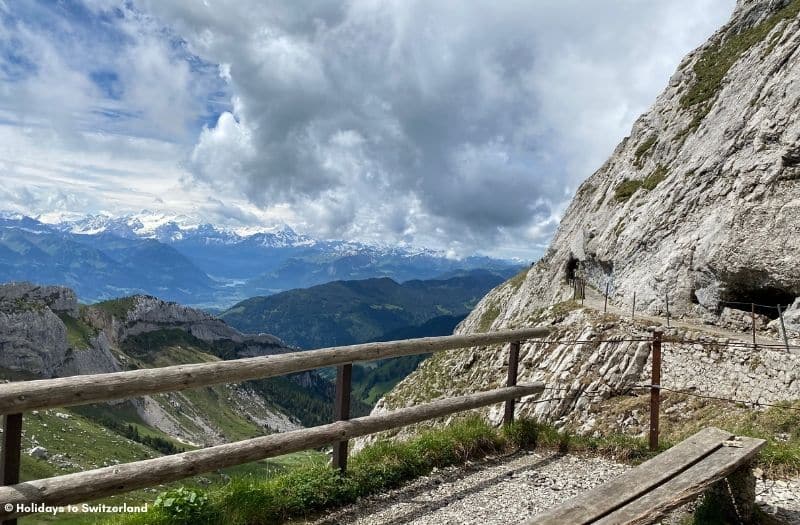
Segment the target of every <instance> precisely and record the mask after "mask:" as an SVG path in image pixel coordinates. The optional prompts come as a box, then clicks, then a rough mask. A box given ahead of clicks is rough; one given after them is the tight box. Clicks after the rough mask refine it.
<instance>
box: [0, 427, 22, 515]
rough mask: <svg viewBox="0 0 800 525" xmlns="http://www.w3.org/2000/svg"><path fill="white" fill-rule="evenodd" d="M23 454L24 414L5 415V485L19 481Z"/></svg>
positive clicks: (1, 464)
mask: <svg viewBox="0 0 800 525" xmlns="http://www.w3.org/2000/svg"><path fill="white" fill-rule="evenodd" d="M21 455H22V414H8V415H6V416H3V451H2V456H0V473H2V476H3V479H2V482H3V483H2V484H3V485H16V484H17V483H19V469H20V460H21ZM2 523H3V525H17V520H16V519H12V520H5V521H3V522H2Z"/></svg>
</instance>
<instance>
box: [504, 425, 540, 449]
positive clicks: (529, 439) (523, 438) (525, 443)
mask: <svg viewBox="0 0 800 525" xmlns="http://www.w3.org/2000/svg"><path fill="white" fill-rule="evenodd" d="M503 436H504V437H505V438H506V439H507V440H508V442H509V443H511V444H512V445H514V446H515V447H517V448H535V447H536V445H537V443H538V442H539V424H538V423H537V422H536V421H534V420H532V419H517V420H515V421H512V422H511V424H510V425H506V426H504V427H503Z"/></svg>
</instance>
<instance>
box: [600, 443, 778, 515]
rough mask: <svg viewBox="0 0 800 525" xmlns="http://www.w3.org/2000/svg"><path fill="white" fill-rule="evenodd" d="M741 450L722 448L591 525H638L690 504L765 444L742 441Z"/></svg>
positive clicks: (750, 457)
mask: <svg viewBox="0 0 800 525" xmlns="http://www.w3.org/2000/svg"><path fill="white" fill-rule="evenodd" d="M737 443H738V444H741V445H742V446H741V447H732V446H722V447H721V448H719V449H717V450H715V451H714V452H713V453H712V454H711V455H710V456H707V457H706V458H705V459H703V460H702V461H700V462H699V463H695V464H694V465H693V466H692V467H689V469H688V470H685V471H684V472H681V473H680V474H678V475H677V476H675V477H674V478H672V479H670V480H669V481H667V482H666V483H664V484H663V485H659V486H658V487H656V488H654V489H653V490H651V491H649V492H647V493H646V494H643V495H642V496H640V497H639V498H637V499H636V500H634V501H632V502H630V503H628V504H627V505H625V506H624V507H622V508H620V509H618V510H616V511H614V512H612V513H611V514H609V515H608V516H605V517H604V518H601V519H599V520H597V521H595V522H594V525H622V524H626V525H641V524H646V523H652V522H653V521H655V520H656V519H657V518H658V517H659V516H662V515H663V514H665V513H667V512H668V511H670V510H672V509H675V508H677V507H679V506H680V505H682V504H684V503H686V502H688V501H691V500H692V499H694V498H695V497H697V496H698V495H699V494H701V493H703V492H705V491H706V489H708V488H709V487H711V485H713V484H714V483H716V482H717V481H719V480H721V479H723V478H726V477H728V476H729V475H730V474H731V473H732V472H734V471H736V470H738V469H739V468H740V467H742V466H743V465H745V464H747V463H748V462H749V461H750V460H751V459H753V457H755V455H756V454H757V453H758V451H759V450H761V448H762V447H763V446H764V444H765V443H766V441H764V440H763V439H754V438H741V439H740V440H738V441H737Z"/></svg>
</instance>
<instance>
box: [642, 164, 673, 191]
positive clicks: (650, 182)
mask: <svg viewBox="0 0 800 525" xmlns="http://www.w3.org/2000/svg"><path fill="white" fill-rule="evenodd" d="M666 178H667V168H665V167H664V166H662V165H661V164H659V165H658V166H656V169H655V170H653V173H651V174H650V175H648V176H647V177H645V178H644V179H642V188H644V189H646V190H647V191H652V190H654V189H655V187H656V186H658V183H659V182H661V181H662V180H664V179H666Z"/></svg>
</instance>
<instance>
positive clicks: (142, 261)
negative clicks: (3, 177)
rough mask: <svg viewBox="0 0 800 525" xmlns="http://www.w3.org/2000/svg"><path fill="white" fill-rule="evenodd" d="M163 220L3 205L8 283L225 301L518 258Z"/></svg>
mask: <svg viewBox="0 0 800 525" xmlns="http://www.w3.org/2000/svg"><path fill="white" fill-rule="evenodd" d="M95 219H96V218H94V219H92V221H94V220H95ZM160 219H161V222H160V223H158V221H153V224H147V225H143V226H142V228H140V233H141V234H142V235H141V236H139V235H136V229H135V228H132V227H131V226H130V224H128V222H130V221H133V220H134V219H111V218H108V217H104V218H102V219H101V221H100V222H101V224H100V223H94V222H92V224H90V225H89V226H87V227H83V226H82V227H79V228H77V227H73V226H71V225H73V224H74V223H59V224H45V223H43V222H41V221H38V220H36V219H33V218H30V217H26V216H23V215H21V214H12V213H0V281H26V280H27V281H33V282H39V283H42V284H52V285H64V286H70V287H72V288H74V289H76V291H77V292H78V295H79V297H80V298H81V300H83V301H84V302H95V301H98V300H103V299H110V298H114V297H120V296H127V295H135V294H139V293H143V294H149V295H156V296H158V297H162V298H165V299H168V300H175V301H179V302H182V303H188V304H192V305H194V306H208V307H216V308H219V307H221V306H229V305H231V304H233V303H235V302H237V301H240V300H242V299H245V298H247V297H251V296H254V295H265V294H272V293H276V292H280V291H283V290H288V289H292V288H303V287H308V286H313V285H316V284H321V283H324V282H328V281H332V280H341V279H364V278H371V277H384V276H386V277H391V278H394V279H397V280H400V281H406V280H410V279H417V278H425V279H428V278H433V277H435V276H437V275H439V274H442V273H446V272H451V271H457V270H472V269H476V268H487V269H504V268H509V267H514V266H515V265H516V263H514V262H512V261H505V260H499V259H492V258H489V257H479V256H472V257H466V258H463V259H451V258H448V257H446V256H445V254H443V253H440V252H436V251H433V250H426V249H416V248H411V247H404V246H378V245H368V244H363V243H356V242H349V241H322V240H315V239H310V238H308V237H305V236H301V235H298V234H296V233H294V232H293V231H291V229H288V228H282V229H279V230H277V231H276V232H272V233H270V232H264V231H261V232H255V233H253V232H249V234H248V235H247V236H241V235H239V234H237V233H235V232H230V231H226V230H223V229H219V228H216V227H214V226H212V225H196V226H192V227H191V228H188V229H187V228H186V227H185V225H184V226H181V225H180V224H178V223H177V222H175V221H173V220H171V219H170V217H167V218H164V217H160ZM135 220H136V221H139V222H140V223H142V224H144V223H143V222H142V221H141V220H140V219H138V218H137V219H135ZM109 221H110V222H109ZM120 221H122V223H124V224H122V225H120ZM90 222H91V221H90ZM145 222H146V221H145ZM156 223H157V224H156ZM84 226H85V225H84Z"/></svg>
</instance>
